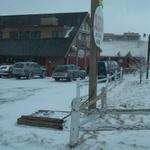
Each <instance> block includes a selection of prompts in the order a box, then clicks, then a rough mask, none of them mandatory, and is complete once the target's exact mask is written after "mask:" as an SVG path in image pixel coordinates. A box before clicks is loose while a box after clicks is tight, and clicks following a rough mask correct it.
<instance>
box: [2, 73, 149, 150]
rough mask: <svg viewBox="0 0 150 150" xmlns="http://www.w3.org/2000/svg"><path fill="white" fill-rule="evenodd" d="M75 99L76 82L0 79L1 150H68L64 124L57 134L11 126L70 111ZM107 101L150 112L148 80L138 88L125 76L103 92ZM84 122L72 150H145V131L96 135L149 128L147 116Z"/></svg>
mask: <svg viewBox="0 0 150 150" xmlns="http://www.w3.org/2000/svg"><path fill="white" fill-rule="evenodd" d="M103 84H104V83H101V85H103ZM87 91H88V87H82V88H81V94H83V95H84V94H85V93H87ZM75 94H76V82H75V81H73V82H55V81H54V80H53V79H51V78H45V79H31V80H23V79H22V80H16V79H3V78H0V150H68V149H70V148H69V146H68V143H69V134H70V132H69V131H70V129H69V120H68V122H67V124H66V126H65V128H64V129H63V130H62V131H60V130H55V129H48V128H39V127H30V126H24V125H17V123H16V121H17V118H19V117H20V116H21V115H28V114H32V113H34V112H35V111H37V110H39V109H45V110H63V111H70V110H71V101H72V99H73V98H74V97H75ZM107 101H108V105H109V106H111V107H113V108H150V81H143V82H142V84H139V76H138V75H137V76H133V75H128V76H124V80H123V82H122V83H120V84H119V85H118V86H116V87H114V88H112V90H111V91H109V92H108V96H107ZM98 105H99V103H98ZM85 119H86V120H87V123H86V124H84V125H82V126H81V132H80V144H79V145H78V146H77V147H76V148H74V149H75V150H149V149H150V142H149V138H150V130H112V131H99V130H98V129H99V127H100V126H102V125H111V126H116V125H147V126H150V115H130V114H129V115H113V114H108V115H105V116H98V115H89V116H85Z"/></svg>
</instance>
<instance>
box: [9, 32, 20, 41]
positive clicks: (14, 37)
mask: <svg viewBox="0 0 150 150" xmlns="http://www.w3.org/2000/svg"><path fill="white" fill-rule="evenodd" d="M9 38H10V39H19V33H18V32H10V33H9Z"/></svg>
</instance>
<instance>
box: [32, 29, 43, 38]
mask: <svg viewBox="0 0 150 150" xmlns="http://www.w3.org/2000/svg"><path fill="white" fill-rule="evenodd" d="M40 34H41V33H40V31H32V32H31V33H30V38H31V39H40V36H41V35H40Z"/></svg>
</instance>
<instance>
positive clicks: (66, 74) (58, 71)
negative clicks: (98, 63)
mask: <svg viewBox="0 0 150 150" xmlns="http://www.w3.org/2000/svg"><path fill="white" fill-rule="evenodd" d="M85 77H86V71H85V70H79V68H78V67H77V66H76V65H74V64H69V65H58V66H56V68H55V70H54V72H53V74H52V78H54V79H55V80H56V81H58V80H60V79H66V80H69V81H72V80H74V79H77V78H81V79H84V78H85Z"/></svg>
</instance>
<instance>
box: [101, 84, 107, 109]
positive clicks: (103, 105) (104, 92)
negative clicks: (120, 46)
mask: <svg viewBox="0 0 150 150" xmlns="http://www.w3.org/2000/svg"><path fill="white" fill-rule="evenodd" d="M101 93H102V95H103V96H102V99H101V105H102V109H107V90H106V87H102V88H101Z"/></svg>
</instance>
